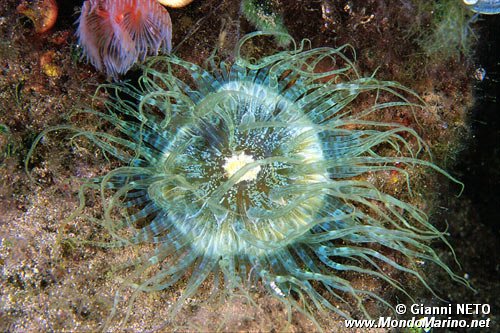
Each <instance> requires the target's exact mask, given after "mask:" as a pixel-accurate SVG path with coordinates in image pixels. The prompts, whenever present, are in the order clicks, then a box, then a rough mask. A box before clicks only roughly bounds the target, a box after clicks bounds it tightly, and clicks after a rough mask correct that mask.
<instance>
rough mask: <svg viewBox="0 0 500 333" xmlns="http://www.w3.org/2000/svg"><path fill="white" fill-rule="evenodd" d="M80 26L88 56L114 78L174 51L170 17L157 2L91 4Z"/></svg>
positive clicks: (133, 0)
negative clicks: (149, 59) (139, 64)
mask: <svg viewBox="0 0 500 333" xmlns="http://www.w3.org/2000/svg"><path fill="white" fill-rule="evenodd" d="M77 23H78V30H77V36H78V44H79V45H80V46H81V47H82V49H83V53H84V55H85V56H86V57H87V58H88V60H89V61H90V62H91V63H92V65H94V67H96V68H97V69H98V70H100V71H103V72H105V73H106V74H107V75H108V76H109V77H112V78H117V77H118V75H120V74H124V73H126V72H127V71H128V70H129V69H130V67H132V65H133V64H134V63H136V62H138V61H144V59H145V58H146V56H148V55H157V54H158V52H159V51H160V50H162V52H170V50H171V48H172V42H171V40H172V23H171V21H170V15H169V14H168V11H167V10H166V9H165V8H164V7H163V6H161V5H160V4H159V3H158V2H157V1H156V0H87V1H85V2H84V3H83V6H82V11H81V14H80V18H79V19H78V21H77Z"/></svg>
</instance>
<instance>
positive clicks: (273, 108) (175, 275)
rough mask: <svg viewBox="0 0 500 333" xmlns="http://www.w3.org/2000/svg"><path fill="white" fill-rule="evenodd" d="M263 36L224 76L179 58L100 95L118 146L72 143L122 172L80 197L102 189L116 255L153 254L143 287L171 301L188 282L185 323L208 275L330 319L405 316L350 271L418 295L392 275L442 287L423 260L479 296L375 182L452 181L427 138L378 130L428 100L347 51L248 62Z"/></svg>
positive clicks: (222, 68) (296, 51) (414, 217)
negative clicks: (121, 250)
mask: <svg viewBox="0 0 500 333" xmlns="http://www.w3.org/2000/svg"><path fill="white" fill-rule="evenodd" d="M261 34H262V33H254V34H250V35H247V36H245V37H244V38H243V39H242V40H241V41H240V44H239V46H238V49H237V51H236V56H235V61H234V62H233V64H232V65H229V64H227V63H225V62H221V63H220V64H218V65H216V64H215V61H211V65H210V68H211V70H205V69H203V68H202V67H200V66H198V65H196V64H193V63H190V62H186V61H184V60H182V59H180V58H178V57H176V56H163V57H155V58H153V59H152V60H150V61H149V62H148V63H147V65H146V66H144V73H143V76H142V77H141V78H140V79H139V84H138V85H137V86H133V85H131V84H127V83H118V84H108V85H105V86H103V87H102V88H101V89H104V90H105V91H107V93H108V95H109V97H108V98H107V99H105V100H104V106H105V108H106V110H107V111H106V112H100V111H97V110H88V111H86V112H88V113H90V114H93V115H95V116H97V117H98V118H99V119H101V120H102V121H106V122H108V123H109V124H110V125H112V127H113V128H115V129H116V131H115V133H114V134H110V133H107V132H96V131H84V130H81V129H80V130H79V129H73V130H75V131H76V132H77V134H76V136H80V137H86V138H88V139H89V140H90V141H91V142H93V143H94V144H96V145H97V146H98V147H99V148H100V149H101V150H102V151H103V152H105V154H106V155H107V156H114V157H115V158H116V159H118V160H119V161H121V163H122V164H123V166H121V167H118V168H116V169H114V170H112V171H110V172H109V173H108V174H106V175H105V176H102V177H100V178H97V179H93V180H91V181H90V182H89V183H87V184H86V185H85V186H84V187H83V188H82V193H81V198H84V193H85V191H87V190H88V189H89V188H93V189H95V190H97V191H100V193H101V196H102V204H103V206H104V207H103V210H104V215H103V218H102V225H103V226H105V227H106V229H107V230H108V231H109V233H110V234H111V235H112V236H113V238H114V241H112V242H111V243H108V245H113V246H137V245H139V244H151V245H153V246H154V251H152V252H151V253H149V254H145V255H144V256H142V258H143V259H141V260H140V265H139V266H137V263H136V262H135V263H134V264H133V265H135V268H136V272H137V275H134V276H135V278H134V279H137V280H134V281H135V282H134V283H133V286H134V287H135V288H137V290H141V291H152V290H161V289H165V288H169V287H171V286H174V285H176V283H177V282H179V281H180V280H182V279H185V281H187V282H186V287H185V289H184V291H183V293H182V296H181V297H180V298H179V299H178V300H177V301H176V306H174V307H173V308H172V312H171V313H172V315H175V313H177V311H178V310H179V309H180V308H181V307H182V305H183V304H184V302H185V300H186V299H187V298H188V297H191V296H193V295H194V294H195V293H196V292H197V290H198V288H199V287H200V285H201V284H202V283H203V282H204V281H206V279H207V277H209V276H214V279H213V280H214V284H215V285H214V290H219V283H220V281H219V279H218V278H217V277H219V276H223V284H224V290H225V291H226V292H227V293H229V294H231V293H232V291H234V290H237V289H239V290H248V288H249V286H250V285H255V284H260V285H261V286H264V288H265V289H266V290H268V292H269V294H270V295H272V296H273V297H276V298H277V299H279V300H280V301H282V302H283V303H285V304H286V305H287V306H288V307H289V308H294V309H296V310H298V311H300V312H302V313H304V314H306V315H307V316H309V318H310V319H311V320H313V321H315V318H316V315H315V314H314V312H315V311H313V307H312V306H314V307H316V308H317V309H319V310H327V311H332V312H335V313H337V314H338V315H340V316H343V317H350V312H349V311H346V310H345V308H346V307H347V308H348V305H349V304H352V305H354V309H356V310H361V311H362V312H363V313H364V315H366V316H367V317H369V315H370V313H369V312H368V311H367V310H366V309H365V306H364V301H365V300H366V299H367V298H371V299H374V300H376V301H378V302H380V303H381V304H384V305H386V306H388V307H391V306H390V304H389V302H388V301H387V300H385V299H384V298H383V297H382V296H380V295H377V294H376V293H375V292H373V291H370V290H363V289H361V288H358V287H359V286H356V285H355V284H352V283H351V282H350V281H349V279H348V278H347V277H346V272H355V273H357V274H361V275H366V276H371V277H373V278H376V279H379V280H380V281H381V282H383V283H387V284H388V285H390V286H391V287H393V288H395V289H397V290H399V291H401V292H402V293H405V294H406V291H405V289H404V286H403V285H402V283H401V282H399V281H397V280H396V279H394V278H393V277H391V276H389V274H388V272H391V271H393V272H398V271H399V272H402V273H404V274H408V275H409V276H413V277H414V278H415V279H417V280H420V281H421V283H422V284H423V285H424V286H425V287H426V288H429V289H430V287H429V285H428V284H427V283H426V281H425V280H424V278H423V276H422V275H421V273H419V271H418V268H417V267H416V266H415V264H414V263H415V262H417V261H418V262H427V263H433V264H436V265H437V266H438V267H440V268H441V269H443V270H444V271H445V272H446V273H447V274H449V276H450V277H451V278H452V279H453V280H457V281H460V282H463V283H465V282H464V280H463V279H462V278H460V277H458V276H457V275H455V274H454V273H453V272H452V270H451V269H450V268H449V267H448V266H447V265H446V264H445V263H444V262H443V261H442V260H441V259H440V258H439V257H438V256H437V254H436V252H435V251H434V250H433V249H432V248H431V247H430V246H429V245H428V243H429V242H430V241H432V240H434V239H438V240H441V241H443V242H445V243H446V244H448V243H447V242H446V240H445V239H444V235H443V233H441V232H439V231H438V230H437V229H436V228H435V227H433V226H432V225H431V224H430V223H429V221H428V218H427V216H426V214H425V213H424V212H423V211H422V210H420V209H419V208H417V207H416V206H414V205H412V204H410V203H409V202H405V201H403V200H401V199H398V198H396V197H394V196H391V195H390V194H388V193H384V191H382V190H381V189H380V188H379V187H377V186H376V185H375V184H374V183H372V182H370V181H369V179H374V177H375V179H376V177H377V175H384V174H387V173H389V174H393V173H395V174H399V175H401V177H402V179H406V180H407V181H409V178H410V175H413V174H414V170H415V169H417V168H418V167H428V168H431V169H434V170H436V171H438V172H440V173H442V174H444V175H446V176H448V177H450V176H449V175H448V174H447V173H446V172H444V171H443V170H441V169H440V168H438V167H437V166H435V165H434V164H433V163H431V162H429V161H427V160H425V159H420V158H418V156H417V155H418V154H419V153H420V152H421V151H422V152H425V151H426V146H425V144H424V142H423V141H422V139H421V138H420V137H419V136H418V135H417V133H416V132H415V131H414V130H413V129H411V128H408V127H404V126H402V125H400V124H397V123H382V122H377V121H374V120H373V118H371V117H372V116H373V114H375V113H379V112H391V111H396V110H402V109H406V110H407V111H408V112H410V114H411V112H412V111H413V112H416V111H418V109H419V108H421V107H423V105H422V103H421V102H420V100H419V99H418V96H417V95H416V94H414V93H413V92H412V91H410V90H409V89H407V88H405V87H403V86H402V85H400V84H398V83H396V82H389V81H379V80H377V79H375V78H374V77H372V76H370V77H361V76H360V75H359V74H358V72H357V70H356V68H355V66H354V63H353V62H352V61H351V60H349V57H347V56H346V55H345V54H344V52H345V51H346V50H347V49H348V48H349V47H348V46H344V47H340V48H335V49H334V48H328V47H322V48H316V49H310V48H308V47H306V45H307V43H305V42H303V43H301V44H300V45H299V46H295V47H294V48H293V50H288V51H282V52H278V53H275V54H272V55H268V56H264V57H261V58H259V59H253V58H252V60H250V59H249V58H247V57H243V56H242V52H241V50H242V47H243V46H244V44H245V43H246V41H248V40H249V39H252V38H255V37H256V36H259V35H261ZM245 45H246V44H245ZM212 60H213V59H212ZM368 101H370V102H368ZM370 119H371V120H370ZM70 128H71V127H70ZM30 154H31V153H30ZM403 183H404V182H403ZM407 184H408V186H407V188H408V190H409V189H410V186H409V183H407ZM403 188H406V186H403ZM83 207H84V201H83V199H82V203H81V209H83ZM81 209H80V210H78V211H77V212H76V213H75V214H74V215H73V216H77V215H79V214H81ZM152 268H158V270H157V271H156V273H155V274H152V273H151V272H152V271H151V269H152ZM348 303H349V304H348ZM339 304H344V308H343V307H342V306H340V307H339V306H338V305H339Z"/></svg>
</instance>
